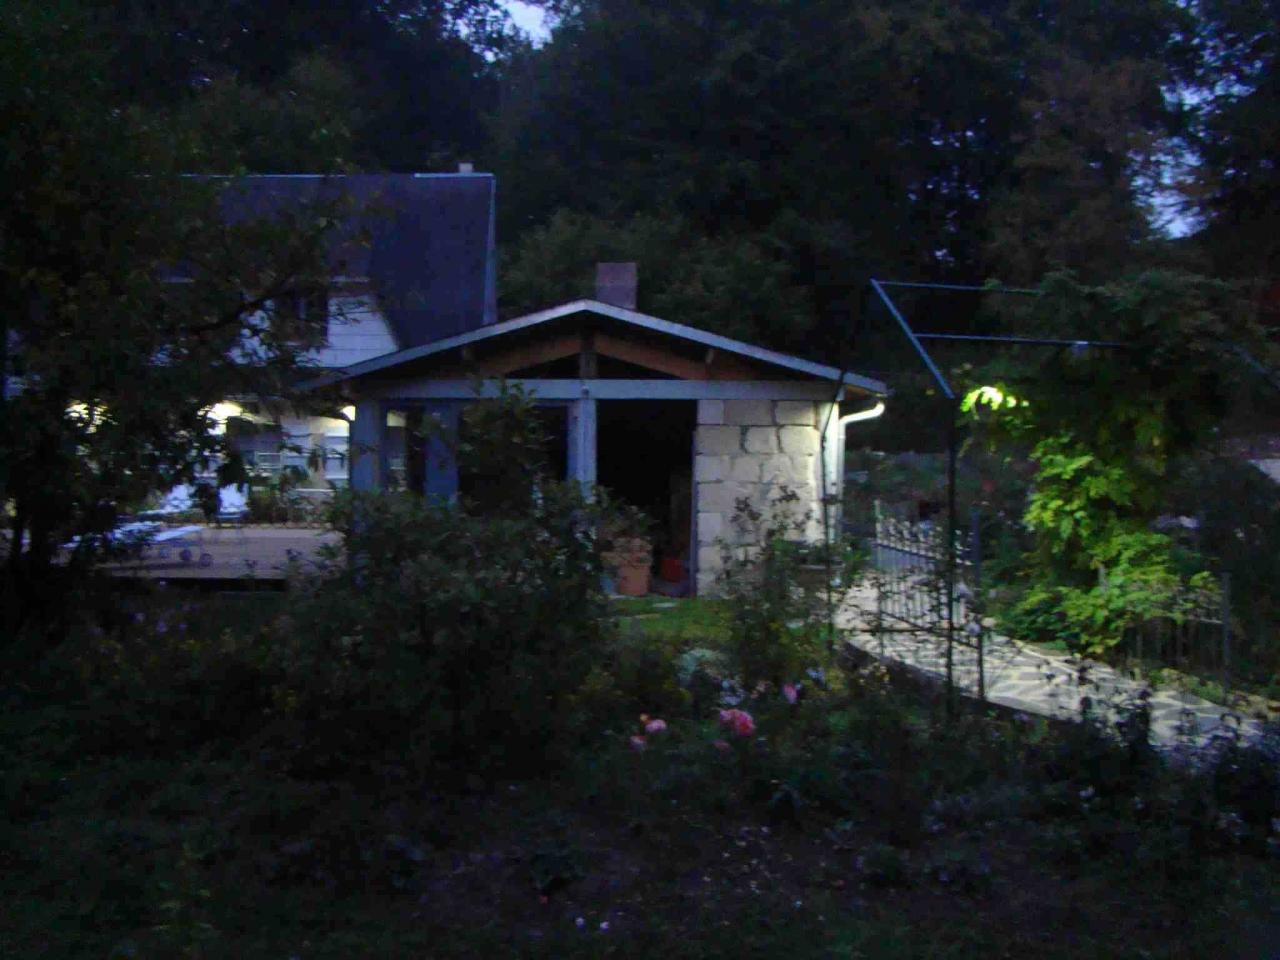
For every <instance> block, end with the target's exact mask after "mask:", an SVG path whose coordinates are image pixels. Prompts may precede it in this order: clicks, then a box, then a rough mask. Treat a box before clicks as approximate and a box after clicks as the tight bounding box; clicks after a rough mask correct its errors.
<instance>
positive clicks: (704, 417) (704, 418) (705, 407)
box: [698, 400, 724, 424]
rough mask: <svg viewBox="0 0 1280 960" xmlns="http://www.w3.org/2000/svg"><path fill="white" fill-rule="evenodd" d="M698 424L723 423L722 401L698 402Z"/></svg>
mask: <svg viewBox="0 0 1280 960" xmlns="http://www.w3.org/2000/svg"><path fill="white" fill-rule="evenodd" d="M698 423H709V424H715V423H724V401H723V400H699V401H698Z"/></svg>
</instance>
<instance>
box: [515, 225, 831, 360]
mask: <svg viewBox="0 0 1280 960" xmlns="http://www.w3.org/2000/svg"><path fill="white" fill-rule="evenodd" d="M610 260H634V261H636V262H637V263H638V264H639V273H640V286H639V304H638V306H639V308H640V309H641V310H643V311H646V312H650V313H654V314H656V315H658V316H662V317H666V318H668V319H671V320H676V321H678V322H683V323H689V324H692V325H694V326H699V327H703V328H705V329H709V330H715V331H717V332H719V333H723V334H725V335H727V336H734V337H741V338H745V339H748V340H759V341H764V342H773V343H777V344H778V345H779V346H781V347H783V348H786V347H788V346H790V347H792V348H795V346H796V345H797V344H798V343H801V342H802V338H803V337H804V336H805V334H806V333H807V330H808V327H809V326H810V324H811V316H812V314H811V310H812V307H811V304H810V302H809V300H808V298H807V297H806V296H805V293H804V291H803V290H801V289H799V288H796V287H793V286H792V285H791V283H790V280H791V273H790V270H789V269H788V268H787V266H786V264H785V263H783V262H782V260H781V258H780V257H778V256H777V255H771V251H769V250H768V249H766V248H764V247H763V246H762V245H761V244H760V243H759V242H756V241H755V240H754V239H753V238H751V237H732V236H728V237H720V238H709V237H705V236H702V235H700V234H699V232H698V231H697V230H696V229H695V228H694V227H693V226H692V225H691V224H690V223H689V222H688V221H687V220H685V219H684V218H682V217H679V216H675V215H668V216H661V215H653V214H639V215H637V216H635V217H632V218H631V219H629V220H626V221H623V222H621V223H615V222H612V221H609V220H605V219H603V218H599V217H592V216H588V215H585V214H575V213H571V212H569V211H567V210H561V211H559V212H558V213H556V214H555V215H554V216H553V217H552V218H551V220H550V221H549V222H548V223H547V224H546V225H545V226H543V227H539V228H536V229H533V230H530V231H528V232H527V233H526V234H525V235H524V236H523V237H522V238H521V239H520V241H519V242H518V243H516V244H515V245H513V246H512V247H510V248H508V250H507V260H506V262H505V265H504V273H503V280H504V282H503V286H502V291H501V292H502V309H503V311H504V312H505V313H507V314H508V315H518V314H521V313H525V312H528V311H532V310H536V309H540V308H542V307H547V306H550V305H552V304H556V303H561V302H564V301H566V300H573V299H577V298H580V297H594V296H595V292H594V265H595V264H596V263H598V262H600V261H610Z"/></svg>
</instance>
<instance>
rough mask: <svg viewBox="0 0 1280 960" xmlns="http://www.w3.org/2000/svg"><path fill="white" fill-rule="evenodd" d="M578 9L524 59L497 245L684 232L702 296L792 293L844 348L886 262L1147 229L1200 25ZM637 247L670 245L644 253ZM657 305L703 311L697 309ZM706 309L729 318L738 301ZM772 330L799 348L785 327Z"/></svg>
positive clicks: (698, 8) (569, 251) (1008, 252)
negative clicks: (1177, 88) (581, 234)
mask: <svg viewBox="0 0 1280 960" xmlns="http://www.w3.org/2000/svg"><path fill="white" fill-rule="evenodd" d="M564 6H565V7H567V9H565V10H564V11H563V13H564V15H563V17H562V19H561V20H560V22H559V24H558V26H557V28H556V30H555V31H554V33H553V35H552V37H551V39H550V41H549V42H548V43H547V44H545V45H544V46H543V47H541V48H539V49H537V50H535V51H523V52H521V53H520V54H518V55H517V56H514V57H513V58H511V59H510V60H509V61H508V62H507V63H506V64H504V70H503V78H502V85H503V99H502V104H501V108H500V109H499V110H498V111H497V112H496V115H495V119H494V123H493V127H492V136H493V144H492V148H491V151H492V154H491V155H492V156H493V166H494V169H495V170H497V172H498V174H499V176H500V179H501V182H502V183H504V184H505V185H506V187H505V188H504V189H505V190H506V191H507V193H506V196H507V197H508V199H507V200H506V201H505V202H504V205H503V208H502V209H501V210H500V212H499V215H500V217H502V223H501V224H500V227H499V234H500V235H501V236H502V237H504V238H514V239H515V240H516V242H517V243H518V244H521V245H523V244H524V242H525V238H526V237H528V238H535V237H545V236H548V235H559V234H560V232H561V230H562V229H563V222H564V218H565V217H567V216H568V215H569V214H572V215H577V216H581V217H583V218H594V219H598V220H599V221H602V222H604V223H614V224H628V223H629V224H631V226H632V232H633V233H636V234H643V233H644V232H645V231H646V230H647V224H649V223H651V222H652V220H653V219H654V218H657V219H661V220H664V221H668V222H670V223H672V224H676V225H679V226H677V227H676V228H675V229H673V230H672V231H671V232H672V233H676V234H678V235H680V236H681V237H682V238H683V237H684V236H686V235H687V236H688V238H689V239H688V240H686V241H684V242H682V243H681V244H680V245H679V247H678V248H676V249H678V250H679V253H680V254H681V256H685V255H691V256H690V259H691V260H693V261H695V263H696V267H695V270H696V274H705V275H708V276H709V277H710V281H709V282H707V283H705V284H701V285H700V286H701V287H702V288H703V289H705V290H707V291H708V292H710V291H711V290H712V288H713V282H714V281H715V280H719V279H720V278H722V277H723V279H724V280H725V281H726V289H727V290H728V291H730V292H731V294H732V295H731V296H729V297H727V298H725V302H726V303H735V304H740V305H741V304H749V305H750V306H749V307H748V311H749V312H750V313H756V311H757V305H758V304H762V303H766V302H767V301H762V300H761V299H760V297H759V292H760V291H761V290H762V289H765V290H766V291H767V292H770V293H771V295H773V296H776V294H773V289H776V290H777V291H778V293H782V294H785V293H788V292H791V293H792V294H793V296H794V299H795V303H796V305H797V306H799V307H800V308H801V309H804V310H805V311H806V312H807V318H806V319H807V320H808V323H807V324H805V325H806V326H813V327H817V326H819V325H824V326H826V327H828V328H830V329H827V330H823V331H822V334H823V336H818V335H815V336H810V337H807V338H805V337H802V336H795V335H793V336H792V338H791V343H792V344H793V347H799V346H803V347H807V348H810V349H813V350H815V351H818V350H821V351H824V352H825V351H828V350H830V349H832V348H833V347H834V346H836V341H835V339H834V337H832V336H828V335H830V334H834V333H835V329H836V328H838V329H839V330H840V331H841V334H842V336H841V340H840V341H839V343H840V344H841V345H843V343H844V342H845V339H846V337H845V336H844V334H847V331H848V326H847V324H848V317H849V314H850V313H853V312H856V310H857V305H856V304H857V297H858V293H859V287H860V285H861V283H862V282H863V280H864V279H865V278H866V276H867V275H869V274H870V275H880V276H885V275H896V276H905V277H909V278H911V279H946V278H952V279H963V280H964V281H966V282H973V280H974V279H975V278H978V277H983V276H993V275H995V276H1002V277H1004V278H1006V279H1009V280H1014V281H1017V282H1035V281H1036V280H1038V279H1039V277H1040V276H1041V274H1042V273H1043V272H1044V271H1045V270H1047V269H1053V268H1062V267H1066V268H1070V269H1075V270H1079V271H1081V272H1083V273H1086V274H1087V275H1089V276H1091V277H1095V278H1096V277H1100V276H1104V275H1106V274H1107V273H1108V272H1110V270H1111V269H1112V267H1113V265H1114V263H1115V262H1117V259H1121V258H1124V257H1126V256H1128V255H1129V254H1131V253H1132V252H1133V251H1134V250H1135V249H1136V248H1138V247H1139V245H1140V244H1141V243H1142V241H1143V240H1144V239H1145V238H1146V235H1147V233H1148V230H1147V226H1146V218H1145V216H1144V211H1143V207H1142V203H1141V201H1142V199H1143V196H1142V195H1143V194H1146V193H1149V191H1150V187H1151V186H1152V185H1153V184H1154V183H1155V182H1157V180H1158V177H1157V176H1156V174H1157V173H1158V170H1157V167H1158V165H1159V164H1158V160H1159V157H1160V153H1161V148H1162V147H1163V145H1164V144H1165V143H1166V142H1167V139H1168V137H1169V136H1170V135H1171V134H1174V133H1176V132H1178V130H1179V127H1180V123H1181V119H1182V118H1181V116H1180V114H1179V112H1178V110H1177V109H1175V108H1174V107H1173V106H1172V105H1171V104H1167V103H1166V102H1165V100H1164V98H1163V96H1162V88H1163V87H1164V86H1165V85H1168V84H1170V83H1172V82H1174V81H1175V80H1176V79H1177V78H1178V77H1182V76H1187V75H1188V73H1189V71H1190V70H1191V69H1192V67H1193V65H1194V64H1193V59H1194V58H1193V57H1191V56H1190V53H1189V51H1188V49H1187V44H1186V39H1187V37H1188V35H1189V34H1190V33H1191V30H1192V19H1193V15H1192V13H1191V11H1189V10H1188V9H1187V8H1186V5H1182V4H1178V3H1174V2H1162V0H1133V2H1124V3H1120V4H1111V5H1109V7H1108V8H1107V10H1106V11H1105V13H1104V12H1103V11H1102V10H1100V9H1095V8H1089V7H1081V6H1080V5H1078V4H1070V3H1061V2H1056V3H1051V4H1050V5H1049V6H1047V7H1044V8H1041V7H1034V8H1032V7H1028V6H1027V5H1025V4H1021V3H1013V2H1005V3H975V2H964V3H951V4H945V5H938V4H931V3H925V2H916V0H911V2H905V3H904V2H880V0H860V2H857V3H853V4H849V3H839V2H833V0H807V2H804V3H790V4H777V3H770V2H766V0H750V2H742V3H737V4H734V5H733V6H732V9H730V8H728V7H725V6H724V5H723V4H721V3H715V2H709V0H682V2H680V3H676V4H668V5H664V6H660V7H659V6H653V5H637V4H628V3H623V2H619V0H588V2H582V3H574V4H568V5H564ZM831 78H839V82H838V83H834V82H831ZM832 158H845V159H846V160H847V159H848V158H856V162H843V161H840V160H836V161H833V159H832ZM566 210H567V211H569V213H568V214H566V213H565V211H566ZM588 222H589V220H588ZM548 224H552V225H553V226H552V227H550V228H548V227H547V226H546V225H548ZM684 225H688V230H687V231H685V230H683V229H681V227H683V226H684ZM706 249H710V250H715V251H718V252H719V256H720V258H721V259H722V260H724V261H725V263H726V266H725V268H724V269H723V270H720V271H716V270H714V269H712V268H713V267H714V264H712V263H706V262H704V261H705V260H706V258H705V256H704V250H706ZM743 250H746V251H752V250H754V251H759V252H760V253H762V254H763V256H764V264H763V265H765V266H767V267H768V268H769V269H768V271H767V277H768V287H766V286H765V284H764V282H763V278H764V276H765V273H764V271H762V270H761V271H757V272H758V273H759V274H760V276H759V277H756V276H752V275H751V273H750V272H749V271H747V270H745V269H739V265H741V266H744V267H745V266H746V265H747V263H748V262H749V261H747V260H745V259H744V258H743V257H742V256H741V255H740V254H739V253H738V251H743ZM530 254H532V251H525V250H522V252H521V255H519V256H517V257H515V258H513V259H511V260H510V261H509V263H510V264H512V272H511V279H512V280H513V281H517V282H518V285H519V286H520V287H521V288H525V287H526V285H527V284H528V280H529V278H530V277H532V276H533V274H534V273H535V271H533V270H531V269H530V268H529V267H528V266H526V265H525V264H526V262H527V260H526V258H528V259H529V260H532V261H534V262H540V263H544V264H546V263H548V261H551V264H552V269H550V270H547V271H544V272H545V274H546V275H547V276H556V277H562V276H573V275H574V274H575V271H581V270H583V269H585V268H587V267H588V266H589V264H590V262H591V261H592V260H594V259H601V257H600V256H599V255H598V254H594V253H590V252H588V251H587V250H584V249H582V248H575V247H572V246H568V245H566V246H564V247H561V248H560V249H558V250H554V251H552V250H548V251H547V252H546V253H545V254H543V255H542V256H541V258H539V257H538V256H537V255H533V256H530ZM646 255H647V256H646ZM625 259H641V260H645V259H648V260H649V261H650V262H652V263H654V265H655V266H656V267H662V266H663V262H664V260H665V261H669V260H670V259H671V257H670V256H667V257H659V256H657V255H655V254H654V253H651V252H650V246H649V245H648V244H645V245H644V247H643V249H642V250H641V251H640V254H639V256H636V257H626V258H625ZM676 259H677V260H678V259H679V258H676ZM752 259H754V258H752ZM674 270H675V271H676V272H678V273H683V274H685V275H688V274H689V273H694V272H695V270H690V269H689V268H686V267H683V265H681V264H680V263H679V262H677V263H676V264H674ZM642 278H650V279H647V280H643V282H642V297H643V296H644V292H643V291H644V285H645V284H649V283H653V284H657V285H659V286H660V287H663V286H665V285H666V283H667V280H666V278H665V276H664V275H662V274H661V273H660V272H659V271H658V270H655V269H651V268H649V267H648V266H647V265H646V267H645V269H644V270H642ZM775 278H776V279H775ZM507 286H508V283H507V281H506V279H505V278H504V283H503V287H504V289H505V288H507ZM788 288H790V291H789V290H788ZM542 292H543V293H544V294H545V293H546V292H547V291H545V290H544V291H542ZM690 292H691V293H694V294H696V293H698V292H699V290H698V289H696V288H695V289H693V290H691V291H690ZM516 299H517V302H519V303H522V304H523V303H525V298H523V297H517V298H516ZM532 299H534V300H536V301H537V302H536V303H532V304H530V306H537V307H540V306H543V305H545V304H546V303H549V302H554V299H539V298H532ZM555 299H559V297H557V298H555ZM676 305H680V306H683V304H673V306H676ZM650 306H651V307H652V306H653V303H652V301H650ZM659 312H660V313H661V311H659ZM661 315H669V316H672V317H673V318H676V319H680V320H684V321H687V322H694V323H700V322H702V320H701V314H700V313H699V312H698V311H696V310H694V309H689V308H688V307H686V308H685V309H684V310H682V311H680V312H675V311H672V312H670V313H666V314H661ZM705 316H706V317H707V320H708V325H710V326H712V327H713V328H714V329H718V330H724V331H725V332H732V331H731V328H730V327H728V326H727V325H725V324H724V323H723V322H722V321H721V320H720V317H721V316H725V314H724V308H723V307H719V308H717V309H715V310H714V312H712V311H708V312H707V313H706V314H705ZM729 319H732V318H729ZM756 329H757V330H758V335H760V336H762V337H764V338H766V339H769V340H772V341H773V342H775V343H778V344H779V345H782V344H783V343H784V342H785V341H783V340H782V337H785V336H786V332H785V329H784V328H782V327H781V326H779V327H775V328H772V329H770V328H769V327H765V326H763V325H757V327H756ZM775 331H776V332H775Z"/></svg>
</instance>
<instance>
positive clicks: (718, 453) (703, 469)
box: [693, 400, 834, 595]
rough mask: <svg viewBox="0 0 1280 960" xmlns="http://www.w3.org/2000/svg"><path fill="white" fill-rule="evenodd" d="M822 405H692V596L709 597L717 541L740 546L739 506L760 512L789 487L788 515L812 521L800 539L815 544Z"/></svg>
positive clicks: (717, 565) (717, 562)
mask: <svg viewBox="0 0 1280 960" xmlns="http://www.w3.org/2000/svg"><path fill="white" fill-rule="evenodd" d="M828 406H829V405H828V404H825V403H817V402H814V401H809V400H799V401H793V400H699V401H698V426H697V433H696V435H695V440H694V451H695V452H694V461H693V480H694V488H695V493H694V508H695V510H696V511H697V540H698V555H697V561H698V582H697V590H698V593H699V594H701V595H708V594H713V593H715V591H716V586H717V580H718V577H719V574H720V571H721V570H722V569H723V559H724V558H723V554H722V542H729V543H734V542H740V540H741V539H742V538H741V537H740V536H739V532H738V531H735V530H734V527H733V522H732V521H733V515H734V507H735V504H736V503H737V501H738V500H739V499H746V500H748V501H750V503H751V504H752V506H753V507H755V508H756V509H757V510H761V511H762V512H767V511H768V509H769V507H770V503H771V502H772V500H773V499H774V498H775V497H777V495H778V494H779V493H780V492H781V491H782V489H783V488H784V487H785V488H788V489H790V490H792V491H794V492H795V493H796V494H797V495H798V496H799V498H800V500H799V502H798V503H797V504H795V505H794V507H793V510H794V511H795V513H794V515H795V516H797V517H799V516H803V514H804V513H805V512H806V511H807V512H809V513H811V514H812V516H811V517H810V518H809V520H808V523H807V525H806V528H805V530H804V531H803V534H804V537H805V539H809V540H817V539H821V536H822V474H821V470H822V457H821V450H822V445H821V426H822V423H823V421H824V420H825V414H826V411H827V407H828ZM832 492H834V491H832Z"/></svg>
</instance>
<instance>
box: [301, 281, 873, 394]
mask: <svg viewBox="0 0 1280 960" xmlns="http://www.w3.org/2000/svg"><path fill="white" fill-rule="evenodd" d="M583 313H586V314H594V315H596V316H599V317H605V318H608V319H610V320H613V321H617V322H618V323H621V324H624V325H628V326H631V327H635V328H640V329H644V330H648V331H650V332H651V333H659V334H664V335H666V336H669V337H674V338H676V339H680V340H685V341H688V342H691V343H697V344H699V345H700V346H704V347H711V348H714V349H717V350H724V351H726V352H727V353H732V354H736V355H738V356H742V357H747V358H748V359H751V360H755V361H757V362H759V363H764V364H768V365H770V366H775V367H779V368H781V369H785V370H789V371H791V372H793V373H799V374H802V375H804V376H807V377H813V378H816V379H820V380H831V381H835V382H839V383H844V384H847V385H850V386H852V387H855V388H856V389H857V390H859V391H862V392H865V393H870V394H875V395H877V396H884V395H887V394H888V392H889V390H888V387H886V386H885V384H884V383H882V382H881V381H879V380H874V379H872V378H870V377H864V376H861V375H859V374H856V373H853V372H851V371H847V370H841V369H839V368H837V367H832V366H828V365H827V364H822V363H814V362H813V361H812V360H805V359H803V358H802V357H795V356H791V355H790V354H785V353H779V352H777V351H776V350H768V349H766V348H764V347H758V346H756V345H755V344H751V343H744V342H743V341H741V340H733V339H730V338H729V337H723V336H720V335H719V334H717V333H709V332H708V331H706V330H699V329H697V328H696V327H689V326H686V325H685V324H682V323H673V322H672V321H670V320H663V319H661V318H659V317H654V316H650V315H649V314H646V313H640V312H639V311H638V310H629V309H627V308H625V307H618V306H614V305H613V304H611V303H602V302H600V301H598V300H573V301H570V302H569V303H562V304H560V305H558V306H555V307H550V308H549V309H546V310H539V311H538V312H536V313H530V314H526V315H525V316H523V317H515V318H513V319H510V320H504V321H502V322H501V323H496V324H494V325H492V326H488V327H485V328H484V329H482V330H471V331H467V332H465V333H461V334H458V335H457V336H453V337H449V338H447V339H444V340H436V341H433V342H431V343H428V344H422V345H419V346H417V347H407V348H404V349H401V350H399V351H397V352H395V353H388V354H384V355H383V356H380V357H373V358H371V359H369V360H364V361H361V362H360V363H355V364H352V365H351V366H349V367H347V368H345V369H343V370H338V371H334V372H333V373H331V374H329V375H327V376H325V377H322V378H320V379H318V380H316V381H313V382H312V383H311V384H310V386H313V387H314V386H321V385H324V384H329V383H336V382H338V381H340V380H350V379H354V378H356V377H362V376H365V375H367V374H371V373H381V372H383V371H386V370H391V369H394V368H395V367H398V366H401V365H403V364H406V363H410V362H412V361H414V360H420V359H422V358H424V357H430V356H435V355H437V354H440V353H444V352H445V351H447V350H454V349H457V348H459V347H465V346H468V345H470V344H473V343H480V342H483V341H485V340H492V339H494V338H497V337H503V336H507V335H508V334H512V333H516V332H517V331H520V330H528V329H531V328H535V327H543V326H545V325H547V324H549V323H553V322H554V321H557V320H560V319H562V318H564V317H571V316H574V315H575V314H583Z"/></svg>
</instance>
